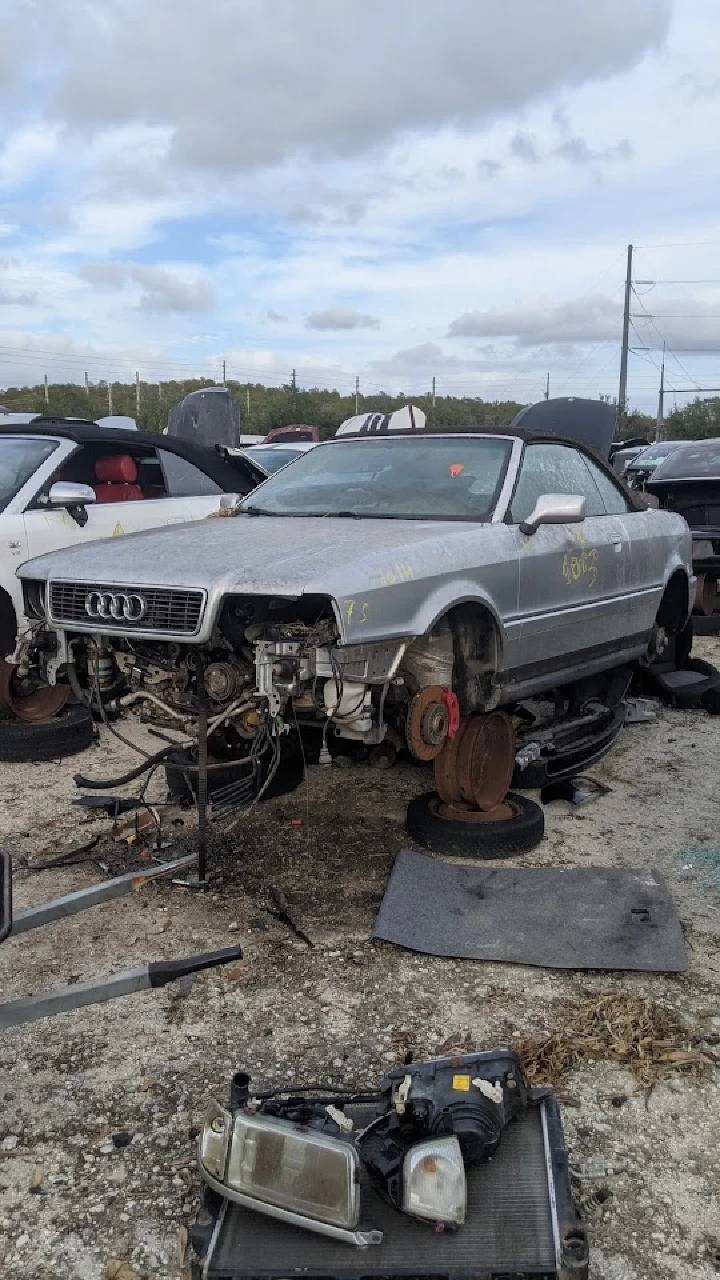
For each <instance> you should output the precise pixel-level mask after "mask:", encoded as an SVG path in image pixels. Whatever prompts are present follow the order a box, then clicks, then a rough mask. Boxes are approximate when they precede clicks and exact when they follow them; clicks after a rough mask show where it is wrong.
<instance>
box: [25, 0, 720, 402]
mask: <svg viewBox="0 0 720 1280" xmlns="http://www.w3.org/2000/svg"><path fill="white" fill-rule="evenodd" d="M719 132H720V12H718V5H717V0H602V2H601V3H599V4H586V3H581V2H580V0H509V2H508V3H506V4H504V5H501V4H498V3H497V0H443V3H442V4H441V3H440V0H152V2H151V3H149V4H148V3H146V2H145V3H143V0H0V387H7V386H8V385H11V384H15V385H17V384H18V383H25V382H37V381H39V380H41V378H42V375H43V373H44V372H47V373H48V374H49V376H50V378H51V379H54V380H61V379H62V380H70V379H73V380H78V381H80V380H81V379H82V377H83V374H84V372H85V371H86V370H87V371H88V373H89V375H90V378H91V379H92V380H93V381H96V380H99V379H101V378H108V377H110V378H121V377H127V376H128V375H130V376H132V375H133V374H134V371H135V370H136V369H137V370H139V371H140V373H141V376H143V377H144V378H148V379H155V380H157V379H161V378H170V377H179V378H182V377H191V376H192V375H193V374H195V375H197V374H205V375H210V376H214V375H216V374H217V373H218V372H219V370H220V368H221V363H222V360H223V358H224V359H225V360H226V362H227V371H228V376H231V377H236V378H238V379H240V380H243V381H245V380H254V381H266V382H269V383H271V382H273V383H278V382H284V381H287V380H288V377H289V372H290V369H291V368H292V367H295V368H296V369H297V378H298V382H299V383H300V385H302V386H310V385H325V386H337V387H338V388H340V389H341V390H349V389H350V388H351V387H354V383H355V377H356V375H358V376H359V377H360V384H361V390H362V389H365V390H366V391H368V392H373V391H377V390H380V389H383V390H385V389H386V390H391V391H397V390H405V391H407V392H409V393H412V392H415V393H419V392H421V391H425V390H427V389H428V388H429V385H430V382H431V379H432V377H433V376H435V377H436V379H437V388H438V391H439V392H446V393H448V394H458V395H459V394H466V393H470V394H478V395H483V396H485V397H487V398H489V399H494V398H501V397H506V396H507V397H509V396H513V397H515V398H517V399H519V400H523V401H524V400H531V399H535V398H537V397H538V396H539V395H541V394H542V391H543V389H544V384H545V377H546V373H547V372H549V373H550V385H551V391H552V393H553V394H569V393H575V394H580V395H581V394H586V395H593V396H594V395H598V394H600V393H607V394H611V395H612V394H615V393H616V391H617V375H618V362H619V345H620V327H621V309H622V293H623V279H624V272H625V251H626V245H627V244H628V242H633V243H634V244H635V245H637V246H638V247H637V249H636V254H635V279H636V284H635V296H634V298H633V316H634V319H633V334H632V342H633V346H634V347H635V348H636V351H635V352H634V354H633V356H632V357H631V367H630V396H631V401H632V402H633V403H634V404H635V405H637V406H639V407H641V408H651V407H653V406H654V404H655V402H656V398H657V384H658V365H659V362H660V353H661V350H662V344H663V341H665V342H666V343H667V346H668V355H667V372H668V376H667V382H668V385H669V386H670V387H674V388H687V387H692V386H697V385H700V386H720V217H719V215H718V207H719V206H720V171H719V168H720V166H719V163H718V154H719V152H718V133H719ZM687 398H688V396H687V395H686V394H684V393H683V394H678V397H677V399H678V403H684V402H685V401H686V400H687ZM671 403H672V400H671Z"/></svg>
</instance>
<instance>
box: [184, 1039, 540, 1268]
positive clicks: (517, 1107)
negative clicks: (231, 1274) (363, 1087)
mask: <svg viewBox="0 0 720 1280" xmlns="http://www.w3.org/2000/svg"><path fill="white" fill-rule="evenodd" d="M329 1093H330V1096H329V1097H324V1096H322V1094H321V1092H320V1091H319V1090H318V1089H317V1088H312V1089H298V1090H296V1091H295V1092H293V1091H292V1090H291V1089H283V1090H275V1091H271V1092H269V1093H266V1094H261V1095H260V1096H259V1097H251V1094H250V1079H249V1077H248V1076H247V1075H245V1074H242V1073H239V1074H238V1075H237V1076H236V1077H235V1079H234V1082H233V1086H232V1088H231V1092H230V1107H229V1110H227V1111H226V1110H224V1109H223V1108H222V1107H220V1106H218V1104H217V1103H214V1104H213V1105H212V1107H211V1109H210V1111H209V1112H208V1117H207V1121H206V1125H205V1129H204V1131H203V1134H202V1138H201V1140H200V1167H201V1172H202V1175H203V1177H204V1179H205V1181H206V1182H207V1183H208V1184H209V1185H210V1186H211V1187H212V1188H213V1190H214V1191H216V1192H218V1193H219V1194H220V1195H222V1196H224V1197H225V1198H226V1199H228V1200H232V1201H235V1202H236V1203H238V1204H241V1205H243V1206H244V1207H245V1208H250V1209H255V1210H256V1211H257V1212H259V1213H264V1214H267V1215H269V1216H270V1217H275V1218H278V1219H280V1220H281V1221H283V1222H288V1223H292V1224H294V1225H296V1226H302V1227H305V1228H306V1229H307V1230H309V1231H316V1232H319V1233H320V1234H323V1235H328V1236H332V1237H333V1238H334V1239H337V1240H344V1241H346V1242H347V1243H350V1244H355V1245H368V1244H379V1243H380V1242H381V1241H382V1233H381V1232H380V1231H374V1230H363V1229H361V1228H360V1225H359V1224H360V1222H361V1220H362V1197H363V1190H362V1180H361V1174H362V1175H363V1176H364V1177H366V1178H367V1177H369V1178H371V1179H372V1180H373V1182H374V1183H375V1184H376V1186H377V1187H378V1188H379V1189H380V1191H381V1192H382V1194H383V1196H384V1197H385V1199H386V1200H388V1201H390V1203H391V1204H392V1205H394V1206H395V1208H396V1209H398V1210H400V1211H401V1212H402V1213H405V1214H407V1215H408V1216H410V1217H412V1218H416V1219H419V1220H420V1221H424V1222H426V1223H428V1224H433V1225H434V1226H435V1227H436V1228H437V1229H439V1230H454V1229H456V1228H458V1227H460V1226H462V1224H463V1223H464V1221H465V1214H466V1201H467V1188H466V1176H465V1169H466V1165H467V1166H471V1165H476V1164H480V1163H482V1162H483V1161H485V1160H488V1159H490V1157H491V1156H492V1155H493V1154H494V1152H495V1151H496V1150H497V1147H498V1145H499V1143H500V1141H501V1139H502V1133H503V1130H504V1128H505V1126H506V1125H507V1124H508V1123H509V1122H510V1121H511V1120H512V1119H513V1118H514V1117H515V1116H517V1115H521V1114H522V1113H523V1112H524V1111H525V1109H526V1107H527V1105H528V1101H529V1100H531V1099H532V1100H533V1101H537V1100H538V1099H539V1098H540V1097H544V1096H545V1093H546V1091H545V1090H528V1088H527V1086H526V1084H525V1081H524V1079H523V1076H522V1072H521V1070H520V1064H519V1061H518V1059H517V1057H516V1055H515V1054H514V1053H510V1052H509V1051H508V1050H498V1051H497V1052H494V1053H485V1054H482V1053H478V1054H466V1055H463V1056H462V1057H456V1058H437V1059H435V1060H434V1061H431V1062H418V1063H412V1064H409V1065H408V1066H405V1067H398V1068H397V1069H395V1070H394V1071H391V1072H389V1074H388V1075H387V1076H386V1077H385V1079H384V1080H383V1081H382V1083H381V1085H380V1088H379V1089H376V1090H373V1091H367V1092H364V1093H354V1094H351V1095H348V1096H347V1097H342V1096H341V1095H339V1094H338V1093H337V1092H335V1091H332V1090H330V1091H329ZM311 1095H312V1096H311ZM353 1106H355V1107H358V1106H360V1108H361V1112H362V1108H363V1107H364V1108H365V1113H367V1112H368V1111H370V1113H371V1115H372V1116H373V1118H371V1119H370V1122H369V1123H368V1119H367V1118H366V1119H364V1120H363V1121H362V1122H360V1121H358V1122H359V1123H361V1127H360V1128H359V1129H358V1130H357V1131H355V1130H354V1129H353V1123H352V1117H351V1115H350V1112H352V1108H353ZM346 1107H347V1108H348V1110H347V1111H346V1110H344V1108H346ZM353 1114H355V1115H356V1118H357V1115H358V1114H359V1113H353Z"/></svg>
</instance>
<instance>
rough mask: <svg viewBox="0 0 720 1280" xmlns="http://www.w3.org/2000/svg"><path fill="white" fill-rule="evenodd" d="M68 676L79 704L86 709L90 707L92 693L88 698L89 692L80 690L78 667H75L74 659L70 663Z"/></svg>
mask: <svg viewBox="0 0 720 1280" xmlns="http://www.w3.org/2000/svg"><path fill="white" fill-rule="evenodd" d="M67 674H68V680H69V682H70V688H71V689H72V691H73V693H74V695H75V697H76V698H77V700H78V702H79V703H81V704H82V705H83V706H85V707H89V706H90V705H91V704H92V693H91V694H90V697H89V698H88V696H87V692H83V690H82V689H81V688H80V681H79V680H78V678H77V667H76V666H75V660H74V659H73V661H72V662H68V664H67Z"/></svg>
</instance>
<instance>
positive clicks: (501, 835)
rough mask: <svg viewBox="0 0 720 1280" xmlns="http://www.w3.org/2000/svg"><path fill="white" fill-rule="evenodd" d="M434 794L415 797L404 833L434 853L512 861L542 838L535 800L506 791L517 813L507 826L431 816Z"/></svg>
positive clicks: (541, 815)
mask: <svg viewBox="0 0 720 1280" xmlns="http://www.w3.org/2000/svg"><path fill="white" fill-rule="evenodd" d="M434 799H436V796H435V792H434V791H429V792H427V793H426V794H425V795H422V796H416V797H415V799H414V800H411V801H410V803H409V805H408V807H407V816H406V818H405V830H406V831H407V833H408V835H409V836H412V838H413V840H417V842H418V844H421V845H422V846H423V848H425V849H430V850H431V851H432V852H433V853H450V854H452V855H453V856H454V857H459V858H512V857H514V855H515V854H518V853H528V852H529V851H530V849H534V848H535V847H536V845H539V844H540V841H541V840H542V838H543V836H544V834H545V814H544V813H543V811H542V809H541V808H540V805H539V804H536V803H535V801H534V800H528V799H527V798H526V797H525V796H521V795H518V794H517V792H515V791H509V792H508V794H507V800H508V801H510V802H511V803H512V805H513V806H514V807H516V808H517V810H518V813H517V815H516V816H515V817H514V818H508V820H507V822H481V823H472V822H453V821H451V820H450V819H447V818H439V817H438V816H437V815H436V814H434V813H433V812H432V809H431V808H430V801H431V800H434Z"/></svg>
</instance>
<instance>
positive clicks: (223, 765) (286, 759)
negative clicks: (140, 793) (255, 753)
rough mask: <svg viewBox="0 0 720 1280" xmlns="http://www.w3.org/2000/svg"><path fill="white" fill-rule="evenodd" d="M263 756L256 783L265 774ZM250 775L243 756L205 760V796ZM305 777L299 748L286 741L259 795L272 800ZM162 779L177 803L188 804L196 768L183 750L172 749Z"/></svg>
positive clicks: (194, 789)
mask: <svg viewBox="0 0 720 1280" xmlns="http://www.w3.org/2000/svg"><path fill="white" fill-rule="evenodd" d="M267 764H268V761H267V759H264V760H263V762H262V767H261V770H260V778H259V782H260V785H261V786H262V784H263V782H264V780H265V776H266V773H267ZM249 776H250V762H249V760H248V758H247V757H244V758H243V759H240V760H212V759H211V760H209V761H208V796H212V794H213V792H214V791H219V790H220V789H221V788H222V787H228V786H230V785H231V783H233V782H240V781H241V780H242V779H244V778H248V777H249ZM304 777H305V766H304V762H303V758H302V754H301V752H300V750H299V747H298V746H297V745H296V744H295V745H293V744H288V746H286V747H284V750H283V756H282V758H281V761H280V766H279V768H278V771H277V773H276V774H275V776H274V778H273V780H272V782H271V783H270V785H269V787H268V789H267V791H266V792H265V793H264V795H263V800H272V799H273V797H274V796H283V795H287V793H288V792H290V791H295V790H296V789H297V787H299V786H300V784H301V782H302V781H303V778H304ZM165 780H166V782H167V786H168V791H169V792H170V795H171V797H172V799H173V800H174V801H175V802H176V803H177V804H188V803H192V802H193V801H194V800H195V799H196V798H197V786H198V767H197V762H196V760H195V758H194V756H192V755H191V754H190V752H187V751H178V752H174V753H173V755H172V756H171V757H170V758H169V759H168V760H167V761H166V762H165Z"/></svg>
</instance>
